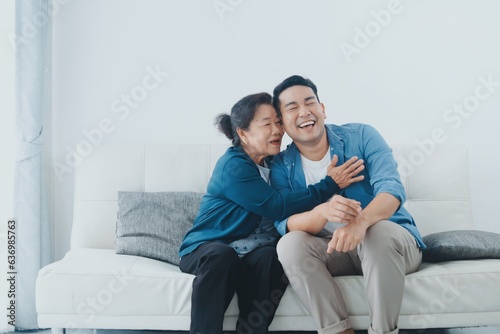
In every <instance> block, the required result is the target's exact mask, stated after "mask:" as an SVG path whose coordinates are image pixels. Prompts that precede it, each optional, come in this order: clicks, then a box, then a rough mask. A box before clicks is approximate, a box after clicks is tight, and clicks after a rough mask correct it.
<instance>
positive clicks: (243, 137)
mask: <svg viewBox="0 0 500 334" xmlns="http://www.w3.org/2000/svg"><path fill="white" fill-rule="evenodd" d="M236 133H237V134H238V137H240V141H241V142H242V143H243V144H245V145H246V144H247V133H246V132H245V130H243V129H242V128H236Z"/></svg>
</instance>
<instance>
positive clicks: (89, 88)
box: [52, 0, 500, 258]
mask: <svg viewBox="0 0 500 334" xmlns="http://www.w3.org/2000/svg"><path fill="white" fill-rule="evenodd" d="M61 3H64V4H61V6H60V7H61V8H60V11H59V13H58V14H57V15H55V16H54V22H53V50H52V51H53V115H52V127H53V137H52V139H53V157H54V161H55V163H56V165H57V166H58V167H59V169H58V170H57V172H56V173H55V181H54V203H55V206H54V213H55V227H56V230H55V233H56V257H57V258H60V257H62V255H63V254H64V253H65V252H66V251H67V250H68V249H69V234H70V229H71V217H72V191H73V182H72V177H73V173H72V168H71V167H68V166H69V165H71V164H72V163H74V161H72V160H71V159H70V160H69V161H66V159H67V158H68V157H69V156H70V153H69V152H71V151H72V150H74V149H75V147H76V145H77V144H78V143H79V142H81V141H83V140H85V139H86V135H85V133H87V136H89V137H91V138H92V140H94V142H95V145H99V144H101V143H177V142H182V143H225V142H226V140H225V138H223V137H222V136H221V135H219V134H218V133H217V132H216V130H215V128H214V127H213V126H212V122H213V118H214V116H215V115H216V114H217V113H220V112H223V111H228V110H229V109H230V107H231V106H232V104H233V103H234V102H236V100H238V99H239V98H241V97H243V96H244V95H247V94H249V93H254V92H258V91H268V92H271V91H272V89H273V88H274V86H275V85H276V84H278V83H279V82H280V81H281V80H283V79H284V78H286V77H288V76H289V75H292V74H301V75H304V76H307V77H309V78H311V79H312V80H313V81H315V82H316V84H317V85H318V87H319V96H320V98H321V99H322V101H323V102H324V103H325V104H326V107H327V113H328V119H327V121H329V122H331V123H338V124H340V123H346V122H363V123H370V124H372V125H374V126H375V127H376V128H378V130H379V131H380V132H381V133H382V134H383V135H384V136H385V138H386V139H387V141H388V142H389V143H412V142H417V141H418V142H424V143H427V144H428V146H426V147H427V149H431V146H429V145H431V144H432V136H431V133H432V132H433V131H434V129H436V128H437V129H441V130H437V131H441V136H440V138H444V140H443V141H444V142H446V143H464V144H467V145H468V146H469V147H470V168H471V181H472V186H471V187H472V196H473V209H474V217H475V222H476V224H477V227H478V228H479V229H484V230H490V231H495V232H500V224H498V222H497V221H496V210H495V206H496V205H497V203H498V202H499V201H500V196H499V192H498V189H499V188H500V179H499V177H498V174H497V173H496V169H497V168H496V166H495V164H496V163H498V162H499V159H498V158H497V156H496V152H498V149H497V148H496V146H497V145H498V144H499V143H500V140H499V135H498V132H497V131H496V126H497V125H498V124H499V123H500V116H499V114H498V111H499V107H500V61H499V59H500V44H499V43H498V34H499V32H500V21H499V20H498V12H499V10H500V3H499V2H498V1H496V0H489V1H487V0H485V1H480V2H475V1H465V0H442V1H431V0H424V1H404V0H401V2H398V1H396V2H395V1H379V0H377V1H370V2H368V1H366V2H354V1H314V2H311V1H305V0H304V1H299V0H294V1H289V0H279V1H272V2H268V1H264V0H253V1H243V0H221V1H201V0H200V1H181V0H178V1H164V0H148V1H144V0H142V1H139V0H85V1H83V0H72V1H69V2H68V1H67V0H65V1H61ZM391 12H392V14H390V17H389V16H388V15H387V14H388V13H391ZM377 20H378V21H377ZM378 22H380V23H378ZM365 29H368V34H370V35H371V36H372V37H371V38H370V37H365V38H363V36H362V35H361V34H360V33H359V31H360V30H365ZM347 44H349V45H350V46H348V45H347ZM342 48H344V50H346V49H348V48H349V50H350V51H351V52H354V53H352V54H351V55H350V56H346V54H345V52H343V51H342ZM354 48H356V49H354ZM151 71H157V72H160V74H157V79H156V81H155V80H153V79H152V78H153V77H151V76H150V74H149V73H150V72H151ZM166 73H168V75H167V74H166ZM480 77H482V78H486V79H487V78H488V77H490V78H491V80H492V81H493V82H494V86H493V87H490V89H491V92H490V91H488V90H485V88H479V90H477V91H476V87H477V86H478V85H481V81H480V80H482V79H479V78H480ZM476 93H478V94H479V96H480V98H481V100H480V99H478V98H475V97H474V94H476ZM127 96H129V98H130V100H126V99H127ZM130 96H132V97H130ZM127 101H128V102H127ZM475 102H478V105H477V106H476V105H473V103H475ZM127 103H129V105H127ZM463 103H465V104H467V106H466V107H467V108H469V109H474V110H473V111H472V112H470V113H468V112H467V111H466V112H464V113H463V116H460V115H459V114H456V113H450V111H448V110H449V109H450V108H453V106H454V104H463ZM469 104H470V105H469ZM451 112H453V110H452V111H451ZM444 117H447V119H445V118H444ZM99 126H101V128H102V129H101V131H99V132H98V131H97V130H95V129H97V128H98V127H99ZM100 134H102V136H101V135H100Z"/></svg>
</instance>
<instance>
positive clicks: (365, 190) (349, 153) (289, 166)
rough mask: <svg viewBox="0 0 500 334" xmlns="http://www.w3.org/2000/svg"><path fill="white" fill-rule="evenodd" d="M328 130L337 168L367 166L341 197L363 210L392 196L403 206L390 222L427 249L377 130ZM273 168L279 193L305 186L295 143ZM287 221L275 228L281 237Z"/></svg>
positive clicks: (345, 127)
mask: <svg viewBox="0 0 500 334" xmlns="http://www.w3.org/2000/svg"><path fill="white" fill-rule="evenodd" d="M325 127H326V131H327V138H328V142H329V144H330V156H332V157H333V155H334V154H336V155H337V156H338V158H339V161H338V163H337V166H339V165H341V164H343V163H344V162H345V161H347V160H349V159H350V158H352V157H353V156H357V157H358V158H360V159H363V160H364V164H365V169H364V171H363V172H362V174H363V175H364V177H365V178H364V180H363V181H361V182H357V183H354V184H352V185H350V186H349V187H347V188H345V189H342V190H340V191H339V192H338V194H339V195H342V196H344V197H347V198H352V199H355V200H357V201H359V202H361V206H362V208H365V207H366V206H367V205H368V204H369V203H370V202H371V201H372V200H373V198H375V196H377V195H378V194H380V193H389V194H391V195H393V196H394V197H396V198H397V199H398V200H399V201H400V203H401V204H400V206H399V208H398V210H397V211H396V212H395V213H394V215H392V217H390V218H389V220H391V221H393V222H395V223H397V224H399V225H401V226H402V227H404V228H406V229H407V230H408V231H409V232H410V233H411V234H412V235H413V236H414V237H415V239H416V241H417V243H418V245H419V247H420V248H422V249H424V248H426V246H425V244H424V242H423V241H422V237H421V235H420V232H419V231H418V229H417V226H416V225H415V221H414V220H413V217H412V216H411V215H410V213H409V212H408V211H407V210H406V209H405V208H404V207H403V204H404V202H405V200H406V194H405V190H404V187H403V184H402V183H401V179H400V176H399V173H398V170H397V163H396V160H394V157H393V155H392V149H391V148H390V147H389V146H388V145H387V143H386V142H385V140H384V139H383V138H382V136H381V135H380V134H379V133H378V131H377V130H375V128H373V127H372V126H370V125H366V124H357V123H351V124H345V125H341V126H339V125H334V124H326V125H325ZM270 167H271V184H272V186H273V187H274V188H275V189H277V190H279V191H280V192H283V191H290V192H294V191H297V190H298V189H302V188H304V187H306V180H305V176H304V171H303V169H302V163H301V160H300V152H299V150H298V148H297V146H296V145H295V144H294V143H292V144H290V145H288V147H287V149H286V150H285V151H283V152H281V153H280V154H279V155H277V156H275V157H274V159H273V161H272V162H271V165H270ZM287 221H288V218H287V219H285V220H282V221H276V222H275V226H276V229H277V230H278V232H279V233H280V234H281V235H284V234H285V233H286V232H287Z"/></svg>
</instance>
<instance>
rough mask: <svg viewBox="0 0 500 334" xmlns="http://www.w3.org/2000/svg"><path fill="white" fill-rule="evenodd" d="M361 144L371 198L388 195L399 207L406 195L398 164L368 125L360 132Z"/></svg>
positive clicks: (380, 137) (390, 151)
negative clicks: (371, 189) (370, 188)
mask: <svg viewBox="0 0 500 334" xmlns="http://www.w3.org/2000/svg"><path fill="white" fill-rule="evenodd" d="M362 136H363V140H362V142H361V144H362V145H363V146H364V147H363V148H362V149H363V150H364V152H365V154H364V155H365V163H366V166H367V169H368V172H369V175H370V184H371V186H372V187H373V196H377V195H378V194H380V193H389V194H391V195H393V196H394V197H396V198H397V199H398V200H399V202H400V206H401V205H403V203H404V202H405V201H406V194H405V190H404V187H403V184H402V183H401V178H400V175H399V172H398V164H397V162H396V160H395V159H394V156H393V154H392V149H391V148H390V147H389V145H387V143H386V142H385V140H384V138H382V136H381V135H380V133H379V132H378V131H377V130H376V129H375V128H373V127H372V126H370V125H365V126H364V127H363V131H362Z"/></svg>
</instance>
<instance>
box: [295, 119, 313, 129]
mask: <svg viewBox="0 0 500 334" xmlns="http://www.w3.org/2000/svg"><path fill="white" fill-rule="evenodd" d="M314 124H316V122H315V121H306V122H303V123H300V124H299V128H300V129H303V128H307V127H311V126H314Z"/></svg>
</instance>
